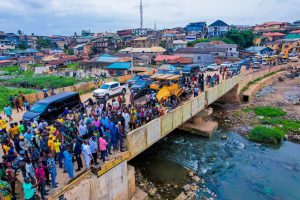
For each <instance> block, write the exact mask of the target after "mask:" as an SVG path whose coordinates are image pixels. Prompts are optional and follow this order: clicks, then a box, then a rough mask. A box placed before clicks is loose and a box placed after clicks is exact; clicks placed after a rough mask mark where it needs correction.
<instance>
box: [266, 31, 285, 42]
mask: <svg viewBox="0 0 300 200" xmlns="http://www.w3.org/2000/svg"><path fill="white" fill-rule="evenodd" d="M264 36H265V37H267V38H268V39H269V41H276V40H280V39H284V37H285V34H283V33H279V32H269V33H264Z"/></svg>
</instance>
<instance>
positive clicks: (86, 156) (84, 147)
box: [82, 140, 92, 169]
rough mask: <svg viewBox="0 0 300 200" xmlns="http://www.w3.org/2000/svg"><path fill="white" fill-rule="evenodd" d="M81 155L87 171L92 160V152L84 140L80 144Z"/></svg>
mask: <svg viewBox="0 0 300 200" xmlns="http://www.w3.org/2000/svg"><path fill="white" fill-rule="evenodd" d="M82 154H83V158H84V161H85V166H86V168H87V169H89V168H90V165H91V160H92V152H91V148H90V145H89V143H88V141H87V140H85V141H84V142H83V144H82Z"/></svg>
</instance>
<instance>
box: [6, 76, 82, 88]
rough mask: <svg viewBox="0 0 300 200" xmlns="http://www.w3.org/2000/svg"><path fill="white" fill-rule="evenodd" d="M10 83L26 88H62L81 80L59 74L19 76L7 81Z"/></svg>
mask: <svg viewBox="0 0 300 200" xmlns="http://www.w3.org/2000/svg"><path fill="white" fill-rule="evenodd" d="M7 82H8V83H9V84H10V85H13V86H16V87H24V88H38V89H44V88H48V89H49V88H61V87H67V86H72V85H75V84H76V83H78V82H79V81H78V80H76V78H72V77H59V76H44V75H42V76H32V77H31V76H19V77H17V78H15V79H10V80H8V81H7Z"/></svg>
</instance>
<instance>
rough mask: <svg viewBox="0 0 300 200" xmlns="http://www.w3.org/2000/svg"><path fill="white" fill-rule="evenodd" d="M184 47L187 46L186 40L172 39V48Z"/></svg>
mask: <svg viewBox="0 0 300 200" xmlns="http://www.w3.org/2000/svg"><path fill="white" fill-rule="evenodd" d="M186 47H187V41H184V40H174V41H173V49H178V48H186Z"/></svg>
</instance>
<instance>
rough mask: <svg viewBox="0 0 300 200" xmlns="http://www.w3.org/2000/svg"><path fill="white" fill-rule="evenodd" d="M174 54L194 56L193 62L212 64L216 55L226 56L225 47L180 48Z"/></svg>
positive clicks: (187, 56)
mask: <svg viewBox="0 0 300 200" xmlns="http://www.w3.org/2000/svg"><path fill="white" fill-rule="evenodd" d="M174 55H179V56H180V57H185V58H192V59H193V63H197V64H198V63H199V64H210V63H213V62H214V57H215V56H218V57H219V56H225V55H226V50H225V49H217V48H203V49H200V48H192V47H188V48H179V49H176V50H175V51H174Z"/></svg>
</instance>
